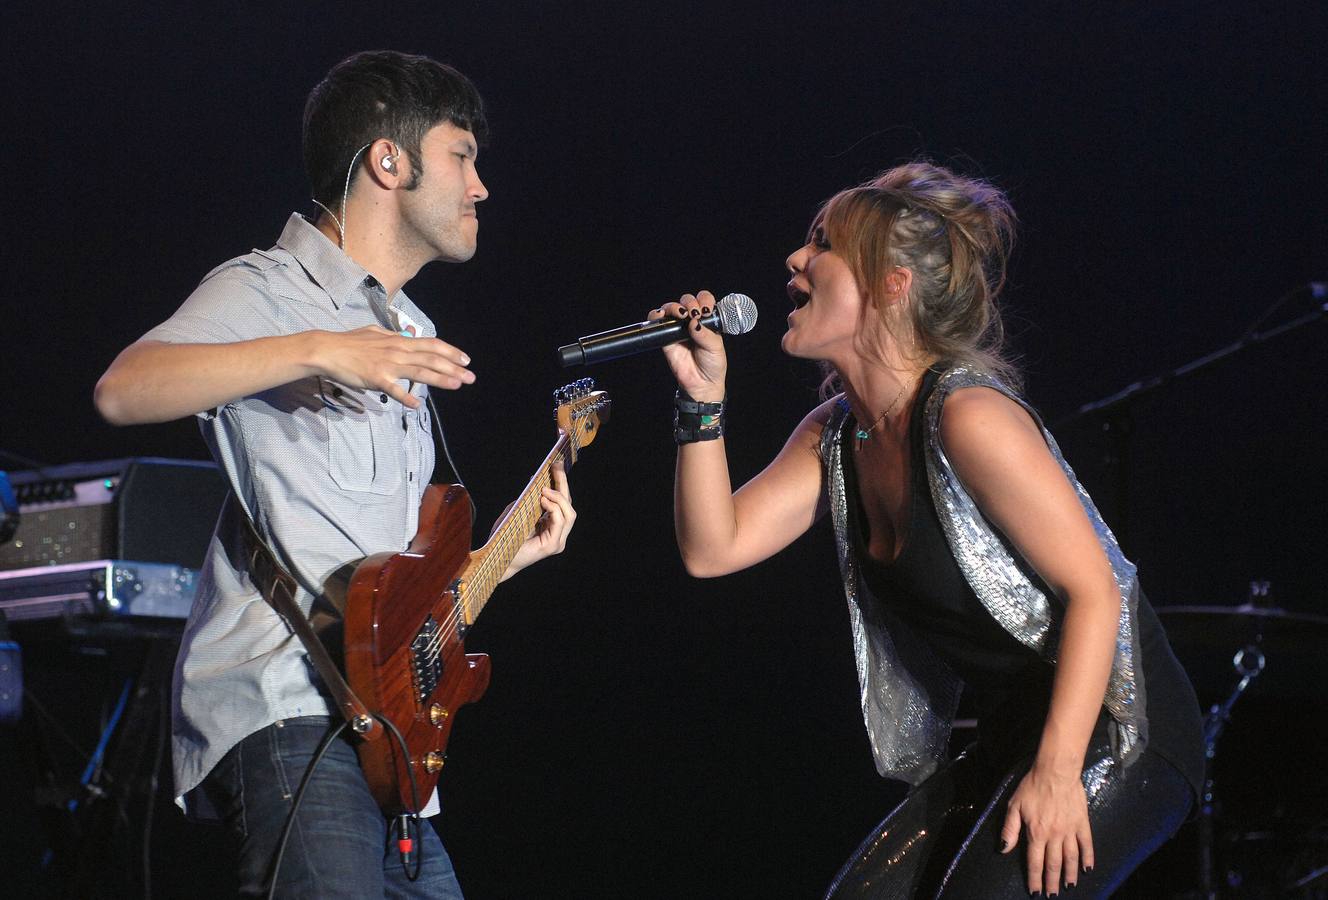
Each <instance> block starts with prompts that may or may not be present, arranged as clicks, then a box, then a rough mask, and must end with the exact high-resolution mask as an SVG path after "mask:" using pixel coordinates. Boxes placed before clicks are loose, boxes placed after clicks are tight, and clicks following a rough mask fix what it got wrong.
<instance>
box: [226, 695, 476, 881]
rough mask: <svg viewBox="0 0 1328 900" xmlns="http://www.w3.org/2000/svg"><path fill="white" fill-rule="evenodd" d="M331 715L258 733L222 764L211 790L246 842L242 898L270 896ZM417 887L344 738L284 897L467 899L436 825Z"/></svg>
mask: <svg viewBox="0 0 1328 900" xmlns="http://www.w3.org/2000/svg"><path fill="white" fill-rule="evenodd" d="M333 725H334V723H332V722H331V720H329V719H328V717H327V716H305V717H302V718H298V719H286V720H284V721H279V722H276V723H275V724H273V725H269V726H268V727H266V728H264V729H261V730H260V731H256V732H254V733H253V734H251V735H249V736H248V737H247V738H245V739H244V740H242V741H240V743H239V744H237V745H236V746H235V747H233V748H231V751H230V752H229V753H227V754H226V755H225V756H224V757H222V760H221V762H219V763H218V764H217V766H216V768H215V769H213V770H212V772H211V773H209V774H208V776H207V778H206V779H204V781H203V790H204V791H206V793H207V796H208V798H209V799H210V800H211V802H212V803H213V804H214V805H215V806H216V808H217V810H218V811H219V812H220V813H221V815H222V817H223V819H224V821H225V824H226V827H227V830H228V831H229V832H230V833H231V835H232V836H233V837H234V838H235V839H236V841H237V842H238V872H239V880H240V895H241V896H244V897H250V896H256V897H262V896H266V894H267V887H268V883H269V878H270V877H271V867H272V863H273V856H274V855H275V853H276V850H277V844H278V843H279V842H280V840H281V831H282V828H283V827H284V826H285V824H286V817H287V815H288V814H289V813H290V809H291V804H292V802H293V801H294V798H295V792H296V790H297V789H298V788H299V784H300V779H301V778H303V777H304V771H305V768H306V767H307V766H308V765H309V761H310V760H311V759H312V758H313V755H314V752H315V751H316V750H317V748H318V743H319V741H321V740H322V738H323V736H324V735H326V734H327V733H328V730H329V729H330V728H331V727H333ZM420 825H421V827H420V833H419V835H418V836H416V842H415V852H414V853H413V854H412V856H411V860H410V866H409V868H410V869H411V870H412V871H413V869H414V865H415V856H416V855H420V854H422V859H421V865H420V875H419V878H418V879H417V880H416V881H414V882H411V881H410V880H409V879H408V877H407V872H406V871H405V869H404V868H403V866H402V862H401V854H400V853H399V852H398V850H397V834H396V819H391V820H389V819H385V818H384V817H383V814H382V813H381V812H380V811H379V809H378V804H377V803H375V802H374V799H373V796H372V795H371V794H370V793H369V785H368V784H367V783H366V782H365V780H364V774H363V772H362V771H361V770H360V765H359V762H358V760H357V759H356V756H355V749H354V747H352V746H351V744H350V741H349V739H347V738H346V737H345V736H344V734H343V736H342V737H339V738H337V739H336V740H334V741H333V742H332V745H331V746H330V747H328V749H327V752H326V753H325V754H324V755H323V759H322V761H321V762H320V763H319V764H318V768H317V770H316V771H315V772H314V775H313V778H312V779H311V780H310V782H309V786H308V788H307V789H306V790H305V793H304V799H303V800H302V801H300V809H299V812H298V813H297V814H296V821H295V824H294V826H293V827H292V829H291V834H290V839H289V840H288V841H287V843H286V852H285V855H284V857H283V858H282V862H281V870H280V871H279V872H278V873H277V890H276V895H277V896H278V897H317V898H334V897H345V898H356V900H359V898H365V897H393V898H396V897H431V898H439V897H441V898H444V900H461V886H460V885H459V884H458V883H457V879H456V873H455V872H453V870H452V861H451V860H450V859H448V856H447V851H445V850H444V849H443V843H442V841H440V840H439V839H438V834H437V832H436V831H434V829H433V827H432V825H431V824H430V823H429V822H428V821H422V822H421V823H420Z"/></svg>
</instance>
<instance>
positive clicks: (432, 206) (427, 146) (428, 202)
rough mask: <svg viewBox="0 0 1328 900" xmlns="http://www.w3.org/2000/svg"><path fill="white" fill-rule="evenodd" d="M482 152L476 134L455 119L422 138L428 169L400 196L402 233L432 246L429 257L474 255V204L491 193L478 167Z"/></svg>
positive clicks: (447, 258)
mask: <svg viewBox="0 0 1328 900" xmlns="http://www.w3.org/2000/svg"><path fill="white" fill-rule="evenodd" d="M477 154H478V148H477V147H476V144H475V136H474V135H473V134H471V133H470V132H469V131H467V130H466V129H464V128H458V127H457V126H456V125H453V124H452V123H451V122H444V123H442V124H441V125H436V126H434V127H433V128H432V129H430V130H429V132H428V133H427V134H425V136H424V140H423V141H421V142H420V161H421V168H422V169H423V173H422V175H421V177H420V179H419V182H418V184H417V185H416V187H415V189H414V190H410V191H402V192H401V197H400V201H401V217H402V226H403V232H404V233H403V235H402V236H403V238H405V239H406V240H408V241H410V242H411V243H415V244H418V245H420V246H422V247H425V248H427V250H428V252H429V258H430V259H439V260H443V261H445V262H465V261H466V260H468V259H470V258H471V257H472V256H474V255H475V241H476V239H477V237H478V234H479V227H480V223H479V218H478V216H477V215H476V210H475V204H477V203H479V202H480V201H481V200H483V199H484V198H486V197H488V196H489V191H488V189H487V188H485V187H484V184H483V182H481V181H480V176H479V173H478V172H477V171H476V169H475V159H476V156H477Z"/></svg>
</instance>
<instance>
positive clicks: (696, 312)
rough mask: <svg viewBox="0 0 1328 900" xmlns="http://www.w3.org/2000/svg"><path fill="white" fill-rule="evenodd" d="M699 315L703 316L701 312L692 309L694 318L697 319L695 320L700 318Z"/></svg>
mask: <svg viewBox="0 0 1328 900" xmlns="http://www.w3.org/2000/svg"><path fill="white" fill-rule="evenodd" d="M699 315H701V310H699V309H695V308H693V309H692V318H693V319H695V318H696V317H697V316H699Z"/></svg>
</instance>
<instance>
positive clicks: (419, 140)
mask: <svg viewBox="0 0 1328 900" xmlns="http://www.w3.org/2000/svg"><path fill="white" fill-rule="evenodd" d="M484 136H485V119H484V110H483V105H482V102H481V100H480V97H479V94H478V93H477V92H476V91H475V88H474V86H473V85H472V84H471V83H470V81H469V80H467V79H466V77H465V76H464V75H462V74H461V73H459V72H457V71H455V70H454V69H452V68H450V67H448V66H445V65H443V64H441V63H437V62H435V61H433V60H431V59H427V58H425V57H419V56H407V55H404V54H400V53H394V52H388V51H381V52H369V53H360V54H357V55H355V56H352V57H350V58H349V59H347V60H345V61H343V62H341V63H340V64H338V65H337V66H336V67H334V68H333V69H332V71H331V72H329V73H328V75H327V77H326V78H325V79H324V80H323V81H322V82H321V83H320V84H319V85H318V86H316V87H315V88H314V89H313V91H312V92H311V93H310V95H309V99H308V103H307V105H306V107H305V115H304V156H305V166H306V169H307V170H308V175H309V180H310V183H311V186H312V189H313V195H314V202H315V203H316V204H317V205H318V206H319V207H320V208H321V210H322V211H321V213H320V214H319V215H318V217H317V218H316V220H315V221H313V222H310V221H309V220H307V219H305V218H304V217H303V216H300V215H298V214H295V215H292V216H291V217H290V220H289V221H288V222H287V224H286V227H285V230H284V231H283V232H282V234H281V237H280V238H279V239H278V240H277V244H276V246H275V247H273V248H272V249H271V250H265V251H257V250H256V251H254V252H253V253H250V254H247V255H245V256H241V257H238V258H237V259H233V260H231V261H229V262H227V263H224V264H223V265H222V266H221V267H219V268H218V269H216V270H214V271H213V272H212V273H211V274H209V275H208V276H207V277H206V278H205V279H204V280H203V282H202V284H200V285H199V287H198V288H197V289H196V290H195V291H194V293H193V294H192V295H191V296H190V297H189V298H188V299H187V300H186V301H185V303H184V305H183V306H181V307H180V309H179V310H178V311H177V312H176V313H175V315H173V316H172V317H171V318H170V319H169V320H168V321H166V322H165V323H163V324H162V325H159V326H158V327H156V328H154V329H153V330H151V331H150V332H148V333H147V334H146V335H145V336H144V337H143V338H142V339H140V340H139V341H137V342H136V343H134V344H133V345H131V346H130V347H129V348H127V349H126V350H125V351H124V352H122V353H121V354H120V356H119V357H118V358H117V359H116V360H115V362H114V363H112V364H111V367H110V368H109V369H108V370H107V371H106V374H105V375H103V376H102V378H101V380H100V381H99V382H98V384H97V388H96V394H95V400H96V404H97V408H98V410H99V411H100V412H101V414H102V415H103V416H104V417H105V418H106V419H107V420H108V421H110V422H111V423H113V424H131V423H139V422H160V421H166V420H170V419H174V418H178V417H182V416H187V415H196V416H198V417H199V422H200V427H201V429H202V432H203V435H204V438H205V439H206V441H207V443H208V446H209V448H210V450H211V451H212V454H213V456H214V458H215V459H216V460H217V462H218V464H219V465H220V466H221V467H222V469H223V470H224V471H225V473H226V476H227V478H228V479H229V481H230V484H231V487H232V489H233V492H234V494H235V498H236V500H237V501H238V503H234V502H233V503H228V504H227V507H226V510H225V511H224V512H223V514H222V518H221V521H220V522H219V523H218V528H217V532H216V534H215V536H214V537H213V540H212V544H211V547H210V549H209V553H208V560H207V563H206V564H205V567H204V571H203V577H202V579H201V585H200V590H199V596H198V599H197V601H196V602H195V605H194V610H193V614H192V615H191V616H190V619H189V622H188V624H187V626H186V629H185V635H184V639H183V642H182V645H181V649H180V655H179V659H178V660H177V663H176V671H175V688H174V694H175V702H174V716H173V718H174V727H173V732H174V734H173V751H174V754H173V756H174V766H175V780H176V791H177V794H178V795H179V796H181V797H183V796H184V795H187V794H188V795H190V796H191V798H193V797H197V794H198V792H196V791H195V789H196V788H200V789H201V793H202V794H203V795H204V796H205V797H206V799H207V800H209V801H211V802H212V803H213V804H214V805H215V806H216V807H217V809H218V811H219V812H220V813H221V814H222V816H223V818H224V819H225V820H226V822H227V824H228V825H229V827H230V829H231V831H232V832H233V833H234V834H235V836H236V837H237V839H238V841H239V853H238V857H239V862H238V866H239V874H240V882H241V891H242V893H246V894H260V893H264V892H266V888H267V879H268V877H269V875H270V868H271V866H272V862H273V855H274V851H275V848H276V844H277V841H278V839H279V835H280V832H281V829H282V827H283V825H284V824H285V820H286V817H287V815H288V813H289V811H290V807H291V799H292V795H293V793H294V791H295V788H296V786H297V785H298V784H299V781H300V778H301V777H302V775H303V774H304V772H305V769H306V767H307V766H308V763H309V761H310V759H311V757H312V755H313V752H314V749H315V747H316V746H317V744H318V742H319V741H320V740H321V738H322V737H323V736H324V735H325V734H326V733H327V732H328V729H329V727H330V726H332V725H335V724H337V723H336V721H335V720H334V719H332V718H331V715H332V713H331V710H332V709H334V708H335V707H334V706H329V703H328V701H327V699H326V698H325V696H324V693H323V692H321V691H320V690H319V683H318V681H317V678H316V677H315V676H314V675H313V673H312V670H311V667H310V664H309V659H308V657H307V655H306V653H305V651H304V649H303V647H302V645H301V643H300V641H299V640H298V639H297V638H296V637H295V636H293V635H292V633H291V631H290V629H289V628H288V627H287V625H286V624H285V623H284V622H283V620H282V619H281V618H280V617H279V616H278V615H277V614H276V612H275V611H274V610H273V609H272V608H271V607H270V606H268V605H267V604H266V603H265V602H264V601H263V599H262V598H261V596H260V593H259V591H260V588H261V585H259V584H256V582H259V581H261V580H262V576H261V574H260V573H251V572H249V571H247V563H246V559H247V558H248V556H247V553H246V537H245V535H246V532H247V530H248V525H247V523H246V522H245V517H246V514H247V516H248V517H249V518H250V519H251V520H252V522H253V525H254V529H255V530H256V532H257V534H258V536H259V537H260V538H261V540H262V541H263V542H265V543H266V544H267V545H268V546H269V547H270V548H271V551H272V555H273V556H274V557H275V559H276V561H277V562H278V563H279V564H280V565H281V566H282V567H283V568H284V569H285V570H286V571H288V572H289V573H291V575H293V576H294V578H295V579H296V581H297V582H298V583H299V587H300V590H299V597H298V600H299V602H300V604H301V606H302V608H303V609H304V610H305V611H308V610H310V609H311V608H313V607H318V608H319V609H326V608H327V607H328V604H329V602H330V599H329V598H330V596H331V592H332V590H333V588H332V585H333V583H334V582H335V578H336V576H337V573H338V572H339V570H343V569H344V567H346V566H347V564H348V563H352V562H354V561H356V560H358V559H360V558H362V557H365V556H368V555H370V554H373V553H378V552H381V551H384V550H393V551H399V550H402V549H404V548H405V547H406V546H407V544H408V543H409V542H410V539H411V538H412V537H413V535H414V532H415V530H416V527H417V516H418V510H419V504H420V497H421V494H422V492H423V490H424V488H425V487H426V486H427V484H428V482H429V480H430V476H431V474H432V472H433V462H434V446H433V439H432V433H431V430H430V427H431V426H430V419H429V410H428V408H427V406H426V405H425V402H424V401H425V399H426V398H427V396H428V388H429V387H430V386H432V387H436V388H444V389H449V390H455V389H458V388H460V387H462V386H463V385H468V384H471V383H473V382H474V380H475V376H474V375H473V374H472V373H471V372H470V371H469V370H468V369H467V365H468V364H469V362H470V360H469V358H468V357H467V356H466V354H465V353H463V352H462V351H461V350H459V349H458V348H456V347H453V346H451V345H449V344H447V343H444V342H443V341H441V340H438V339H437V337H436V336H435V331H434V327H433V324H432V323H431V322H430V321H429V319H428V317H426V316H425V315H424V314H423V313H422V312H420V310H419V309H418V308H417V307H416V306H415V305H414V304H413V303H412V302H411V301H410V300H409V299H408V298H407V297H406V295H405V294H404V293H403V292H402V290H401V288H402V286H403V285H404V284H405V283H406V282H407V281H409V280H410V279H411V278H412V277H414V275H415V274H416V272H418V271H419V269H420V267H421V266H423V265H424V264H425V263H427V262H430V261H431V260H444V261H448V262H463V261H465V260H467V259H469V258H470V257H471V256H472V255H473V254H474V252H475V242H476V233H477V230H478V228H479V222H478V219H477V217H476V205H477V204H478V203H480V202H481V201H482V200H484V199H485V198H486V197H487V196H488V191H487V190H486V189H485V187H484V185H483V184H482V183H481V181H480V178H479V175H478V173H477V172H476V168H475V161H476V154H477V150H478V143H479V141H481V140H483V138H484ZM542 504H543V508H544V511H545V514H544V516H543V517H542V519H541V521H540V525H539V526H538V528H537V530H536V533H535V534H534V535H533V536H532V537H531V538H530V539H529V540H528V541H527V542H526V543H525V545H524V546H523V547H522V548H521V550H520V551H519V552H518V554H517V556H516V559H515V560H514V562H513V563H512V566H511V568H509V570H508V572H507V573H506V574H505V575H504V577H508V576H510V575H511V574H512V573H514V572H515V571H517V570H519V569H521V568H524V567H525V566H527V565H529V564H530V563H532V562H535V561H536V560H538V559H541V558H543V557H545V556H548V555H551V554H554V553H558V552H561V550H562V549H563V546H564V543H565V541H566V538H567V533H568V531H569V530H570V529H571V527H572V524H573V521H574V519H575V511H574V510H573V508H572V506H571V503H570V500H569V495H568V490H567V483H566V479H565V476H564V475H563V474H562V472H561V470H559V471H556V472H555V473H554V484H553V487H552V488H551V489H549V490H547V491H546V492H545V494H544V496H543V498H542ZM249 549H252V548H249ZM190 792H194V793H193V794H191V793H190ZM430 806H431V807H432V809H433V811H436V801H431V804H430ZM428 812H430V810H428V809H426V813H428ZM392 824H393V823H390V822H387V821H386V820H385V819H384V818H383V816H382V815H381V813H380V812H379V811H378V808H377V806H376V805H375V804H374V802H373V800H372V798H371V796H370V794H369V791H368V787H367V785H366V783H365V780H364V776H363V774H362V773H361V771H360V769H359V766H358V765H357V763H356V758H355V753H354V749H353V747H352V745H351V743H350V740H349V739H346V740H337V741H334V742H333V743H332V744H331V746H330V749H329V750H328V752H327V755H326V756H325V757H324V758H323V760H322V761H321V762H320V763H319V765H318V767H317V769H316V770H315V776H314V780H313V781H312V782H311V783H310V788H309V792H308V793H307V795H306V796H305V798H304V800H303V802H302V804H301V806H300V809H299V812H298V820H297V822H296V824H295V827H294V828H293V829H292V834H291V837H290V842H289V845H288V848H287V850H286V853H285V857H284V859H283V861H282V864H281V869H280V873H279V874H278V876H277V886H278V890H279V892H281V893H283V894H289V895H299V896H318V897H334V896H336V897H339V896H345V897H368V896H382V895H384V893H386V894H389V895H391V896H404V895H407V894H409V895H412V896H431V897H453V896H455V897H459V896H460V888H459V886H458V884H457V881H456V878H455V875H454V874H453V871H452V866H451V863H450V861H449V860H448V858H447V855H446V853H445V852H444V850H443V847H442V844H441V843H440V842H439V840H438V838H437V835H436V834H435V833H434V831H433V829H431V828H426V829H424V834H423V835H421V836H420V844H421V846H420V853H421V856H422V860H423V871H422V872H421V874H420V877H419V879H418V880H416V881H414V882H410V881H409V880H408V878H407V877H406V874H405V868H406V867H404V866H403V865H402V862H401V859H400V857H399V855H398V851H397V847H396V840H395V838H396V837H397V835H396V834H395V833H389V832H390V830H391V825H392ZM389 851H390V852H389Z"/></svg>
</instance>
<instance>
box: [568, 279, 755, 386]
mask: <svg viewBox="0 0 1328 900" xmlns="http://www.w3.org/2000/svg"><path fill="white" fill-rule="evenodd" d="M693 322H700V323H701V324H702V325H704V326H705V327H706V328H709V329H710V330H711V331H718V332H721V333H723V334H746V333H747V332H749V331H751V330H752V329H753V328H755V327H756V304H755V303H753V302H752V298H751V297H748V296H747V295H746V294H727V295H725V296H724V298H723V299H721V300H720V301H719V302H718V303H716V304H715V308H714V310H713V311H712V312H711V313H710V315H708V316H702V317H701V318H699V319H693V318H690V317H689V318H686V319H674V318H672V317H666V318H663V319H656V320H654V321H646V322H637V323H636V324H635V325H626V326H624V327H622V328H615V329H613V330H612V331H601V332H599V333H598V334H591V335H587V336H586V337H583V338H581V339H580V340H578V341H577V342H576V343H575V344H566V345H564V346H562V347H559V348H558V362H560V363H561V364H562V366H563V368H567V367H568V366H575V365H589V364H590V363H597V362H604V361H606V360H610V359H619V358H621V357H624V356H631V355H632V354H634V353H644V352H646V351H647V350H656V349H658V348H660V347H666V346H668V345H669V344H676V343H677V342H678V341H683V340H686V339H687V329H689V328H691V327H692V323H693Z"/></svg>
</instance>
